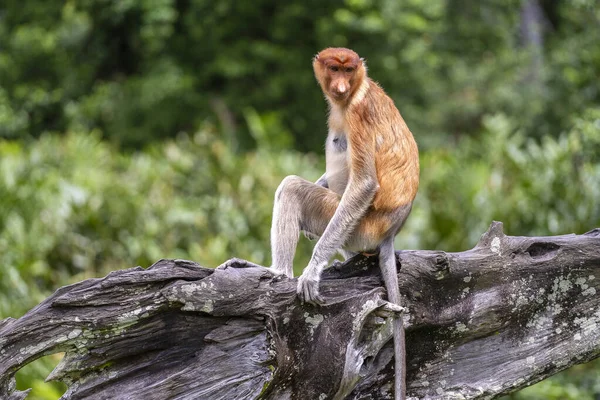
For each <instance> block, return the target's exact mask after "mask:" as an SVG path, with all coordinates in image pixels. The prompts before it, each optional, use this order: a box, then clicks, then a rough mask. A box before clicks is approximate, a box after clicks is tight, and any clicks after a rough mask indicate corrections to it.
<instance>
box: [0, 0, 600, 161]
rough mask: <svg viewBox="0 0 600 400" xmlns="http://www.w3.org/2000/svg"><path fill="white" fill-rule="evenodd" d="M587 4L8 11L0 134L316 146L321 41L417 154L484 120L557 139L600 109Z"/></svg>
mask: <svg viewBox="0 0 600 400" xmlns="http://www.w3.org/2000/svg"><path fill="white" fill-rule="evenodd" d="M594 3H595V1H594V0H579V1H576V2H570V1H564V0H558V1H552V2H550V1H541V0H540V1H534V0H522V1H521V0H510V1H498V0H485V1H477V0H465V1H456V0H445V1H440V2H430V1H425V0H406V1H403V2H397V1H395V0H376V1H375V0H346V1H344V2H338V1H325V2H323V1H314V0H311V1H308V2H299V1H295V2H276V1H273V0H259V1H257V2H253V3H245V2H238V1H233V0H223V1H220V2H218V3H215V2H213V1H208V0H177V1H175V0H142V1H120V2H107V1H105V0H85V1H82V2H75V1H67V2H56V1H55V0H54V1H41V0H32V1H30V2H27V4H26V5H24V4H22V3H21V2H17V1H15V0H7V1H5V2H3V4H2V5H1V6H0V46H1V49H2V52H1V53H0V136H3V137H20V136H23V135H24V134H26V135H28V136H30V137H38V136H39V135H41V134H42V133H43V132H44V131H48V130H57V131H65V130H66V129H67V128H70V129H85V130H89V129H100V131H101V132H102V134H103V135H104V136H105V137H109V138H111V139H112V140H114V141H115V142H117V143H122V144H124V145H127V146H140V145H142V144H144V143H146V142H149V141H153V140H156V139H160V138H165V137H173V136H174V135H176V134H177V133H179V132H182V131H183V132H188V133H191V132H193V131H194V130H195V129H196V128H197V126H199V124H201V123H202V121H206V120H210V121H212V122H213V123H216V124H218V125H219V128H220V131H221V132H222V134H223V135H225V137H226V140H227V143H228V144H229V145H230V146H232V147H233V148H235V149H241V150H243V149H248V148H252V147H254V146H256V138H255V137H254V133H256V132H252V129H251V123H252V121H249V120H248V115H254V116H258V118H259V120H260V119H262V122H261V123H262V125H263V128H264V129H263V130H262V135H263V137H264V138H266V139H267V140H269V141H277V140H279V138H282V139H281V142H280V143H281V144H282V145H291V144H295V146H296V148H298V149H300V150H315V151H316V150H320V149H321V148H322V143H323V140H324V135H325V130H326V128H325V124H324V121H325V113H326V104H325V101H324V100H322V98H321V94H320V92H319V89H318V87H317V85H316V83H315V81H314V78H313V77H312V71H311V67H310V60H311V58H312V56H313V55H314V54H315V53H316V52H317V51H318V50H320V49H321V48H323V47H327V46H348V47H352V48H354V49H356V50H357V51H358V52H359V54H361V55H363V56H365V57H366V58H367V59H368V64H369V66H370V68H371V75H372V76H373V78H375V79H376V80H378V81H379V82H381V83H382V85H383V87H384V88H385V89H386V90H387V91H388V92H389V93H390V94H391V96H392V97H393V98H394V99H395V100H396V101H397V103H398V105H399V108H400V110H401V112H402V113H403V114H404V116H405V118H406V120H407V121H408V123H409V126H410V127H411V129H412V130H413V131H414V133H415V134H416V136H417V138H418V140H419V142H420V144H421V146H422V147H429V146H432V145H436V144H443V143H445V142H447V140H448V138H449V137H458V136H461V135H465V134H468V135H470V136H476V135H478V134H479V132H480V131H481V127H482V121H483V119H482V118H483V116H484V115H486V114H493V113H496V112H503V113H504V114H506V115H507V116H508V117H510V118H511V119H512V120H514V121H515V123H516V124H517V125H519V126H520V127H522V129H523V133H524V135H525V136H535V137H541V136H543V135H545V134H549V135H552V136H557V135H558V134H559V133H560V132H562V131H564V130H565V129H566V128H567V127H568V126H569V119H570V117H571V116H573V115H576V114H577V113H579V112H580V110H582V109H583V108H585V107H586V106H589V105H590V104H598V103H599V102H600V83H599V80H598V79H597V77H598V76H600V7H594ZM534 78H535V79H534ZM249 112H250V114H248V113H249ZM255 121H256V118H254V122H255Z"/></svg>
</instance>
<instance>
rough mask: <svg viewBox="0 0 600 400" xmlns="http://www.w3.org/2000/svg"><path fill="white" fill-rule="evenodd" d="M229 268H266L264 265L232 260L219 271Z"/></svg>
mask: <svg viewBox="0 0 600 400" xmlns="http://www.w3.org/2000/svg"><path fill="white" fill-rule="evenodd" d="M227 268H265V267H263V266H262V265H258V264H254V263H253V262H250V261H246V260H243V259H241V258H232V259H229V260H227V261H225V262H224V263H223V264H221V265H219V266H218V267H217V269H227Z"/></svg>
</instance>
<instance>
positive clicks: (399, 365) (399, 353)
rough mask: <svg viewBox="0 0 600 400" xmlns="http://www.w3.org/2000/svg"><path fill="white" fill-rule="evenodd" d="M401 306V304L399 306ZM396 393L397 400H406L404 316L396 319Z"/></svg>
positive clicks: (394, 327)
mask: <svg viewBox="0 0 600 400" xmlns="http://www.w3.org/2000/svg"><path fill="white" fill-rule="evenodd" d="M398 305H400V304H398ZM393 323H394V326H393V329H394V356H395V357H394V358H395V366H394V375H395V378H394V392H395V393H396V394H395V399H396V400H405V399H406V345H405V341H404V320H403V318H402V315H398V316H396V317H394V321H393Z"/></svg>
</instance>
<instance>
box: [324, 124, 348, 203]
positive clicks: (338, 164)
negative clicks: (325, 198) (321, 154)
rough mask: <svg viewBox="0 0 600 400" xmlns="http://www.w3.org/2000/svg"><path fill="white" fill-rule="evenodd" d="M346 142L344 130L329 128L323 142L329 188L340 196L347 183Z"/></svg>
mask: <svg viewBox="0 0 600 400" xmlns="http://www.w3.org/2000/svg"><path fill="white" fill-rule="evenodd" d="M348 154H349V153H348V142H347V139H346V134H345V133H344V132H339V131H334V130H330V131H329V135H328V136H327V143H326V144H325V162H326V168H327V183H328V185H329V189H331V190H333V191H334V192H336V193H338V194H339V195H340V196H341V195H342V194H343V193H344V190H346V185H347V184H348V176H349V169H348Z"/></svg>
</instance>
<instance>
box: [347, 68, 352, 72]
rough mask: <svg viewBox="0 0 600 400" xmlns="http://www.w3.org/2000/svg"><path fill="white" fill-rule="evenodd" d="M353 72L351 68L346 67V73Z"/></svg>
mask: <svg viewBox="0 0 600 400" xmlns="http://www.w3.org/2000/svg"><path fill="white" fill-rule="evenodd" d="M353 71H354V68H352V67H346V72H353Z"/></svg>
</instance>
